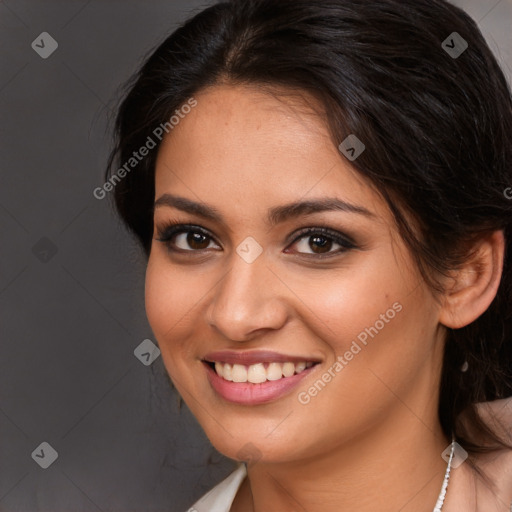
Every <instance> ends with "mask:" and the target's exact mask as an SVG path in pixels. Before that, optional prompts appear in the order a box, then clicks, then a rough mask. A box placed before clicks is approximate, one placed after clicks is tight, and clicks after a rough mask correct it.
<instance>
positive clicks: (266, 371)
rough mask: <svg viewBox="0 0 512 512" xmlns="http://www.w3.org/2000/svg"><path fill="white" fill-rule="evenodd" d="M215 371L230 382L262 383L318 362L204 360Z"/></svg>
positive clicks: (284, 377) (291, 373) (292, 373)
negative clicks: (252, 362) (249, 363)
mask: <svg viewBox="0 0 512 512" xmlns="http://www.w3.org/2000/svg"><path fill="white" fill-rule="evenodd" d="M203 362H204V363H205V364H207V365H208V366H210V368H212V369H213V370H214V371H215V373H216V374H217V375H218V376H219V377H221V378H222V379H224V380H225V381H228V382H247V383H251V384H261V383H263V382H267V381H276V380H281V379H286V378H288V377H292V376H293V375H298V374H299V373H302V372H303V371H304V370H306V369H307V368H310V367H311V366H313V365H315V364H318V363H316V362H312V361H308V362H306V361H299V362H297V363H293V362H283V363H280V362H275V361H273V362H262V363H256V364H251V365H244V364H236V363H235V364H229V363H224V362H221V361H216V362H213V361H203Z"/></svg>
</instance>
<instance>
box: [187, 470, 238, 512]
mask: <svg viewBox="0 0 512 512" xmlns="http://www.w3.org/2000/svg"><path fill="white" fill-rule="evenodd" d="M246 475H247V469H246V467H245V464H244V463H243V462H242V463H240V464H239V466H238V468H237V469H235V471H233V473H231V474H230V475H228V476H227V477H226V478H225V479H224V480H222V482H220V483H219V484H217V485H216V486H215V487H214V488H213V489H211V490H210V491H209V492H208V493H206V494H205V495H204V496H203V497H202V498H201V499H200V500H199V501H196V502H195V503H194V504H193V505H192V507H190V508H189V509H188V511H187V512H229V509H230V508H231V505H232V503H233V500H234V499H235V496H236V493H237V492H238V489H239V488H240V485H242V482H243V480H244V478H245V477H246Z"/></svg>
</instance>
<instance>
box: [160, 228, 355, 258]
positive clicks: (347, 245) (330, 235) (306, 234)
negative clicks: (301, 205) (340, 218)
mask: <svg viewBox="0 0 512 512" xmlns="http://www.w3.org/2000/svg"><path fill="white" fill-rule="evenodd" d="M182 233H200V234H201V235H203V236H206V237H208V238H210V240H212V241H214V242H215V243H216V244H217V245H220V244H218V243H217V242H216V241H215V239H214V238H213V237H212V235H210V233H208V231H207V230H205V229H204V228H201V227H200V226H195V225H193V224H179V223H172V222H169V223H167V224H165V225H163V226H162V227H159V228H157V234H158V238H155V240H157V241H159V242H162V243H164V244H165V245H166V247H167V249H168V250H169V251H170V252H173V253H181V254H184V253H191V254H193V253H202V252H203V251H207V250H208V249H207V248H206V249H190V250H186V249H179V248H176V247H173V244H172V243H171V240H172V238H173V237H174V236H176V235H178V234H182ZM313 235H321V236H322V237H325V238H327V239H328V240H331V241H333V242H335V243H337V244H338V245H340V246H341V249H338V250H336V251H330V252H328V253H324V254H315V253H303V252H300V253H298V254H301V255H304V256H306V257H312V258H315V259H323V258H329V257H332V256H334V255H339V254H342V253H344V252H346V251H348V250H350V249H357V246H356V244H355V243H354V242H353V241H352V240H351V239H350V238H349V237H348V236H346V235H343V234H342V233H339V232H338V231H335V230H333V229H330V228H327V227H315V228H303V229H301V230H299V231H298V232H297V233H294V237H295V238H293V240H292V242H291V243H290V244H288V245H294V244H296V243H297V242H298V241H299V240H301V239H302V238H311V237H312V236H313Z"/></svg>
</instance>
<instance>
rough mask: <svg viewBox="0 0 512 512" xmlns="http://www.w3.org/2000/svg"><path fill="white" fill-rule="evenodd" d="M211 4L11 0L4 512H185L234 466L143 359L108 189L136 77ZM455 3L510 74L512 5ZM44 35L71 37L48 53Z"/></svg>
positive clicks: (0, 132) (3, 258) (138, 310)
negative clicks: (120, 107) (50, 452)
mask: <svg viewBox="0 0 512 512" xmlns="http://www.w3.org/2000/svg"><path fill="white" fill-rule="evenodd" d="M208 3H213V2H206V1H202V2H199V1H176V0H165V1H156V0H155V1H151V2H142V1H133V0H130V1H119V0H118V1H114V0H91V1H87V0H85V1H35V0H32V1H23V0H3V1H2V0H0V141H1V143H0V162H1V174H0V179H1V184H0V240H1V242H2V243H1V250H0V339H1V357H0V511H9V512H12V511H30V512H32V511H34V512H35V511H51V512H60V511H66V512H71V511H72V512H74V511H97V510H102V511H119V512H121V511H122V512H125V511H126V512H127V511H141V512H142V511H144V512H151V511H166V512H183V511H185V510H187V508H188V507H189V506H190V505H191V504H192V503H193V501H195V500H196V499H197V498H199V497H200V496H201V495H202V494H203V493H204V492H206V490H207V489H209V488H210V487H212V486H213V485H214V484H215V483H216V482H217V481H219V480H221V479H222V478H224V476H226V475H227V474H228V473H229V472H230V471H232V469H233V468H234V464H233V463H232V462H231V461H229V460H227V459H225V458H224V457H222V456H220V455H219V454H217V453H216V452H215V451H214V450H213V449H212V448H211V446H210V445H209V443H208V441H207V439H206V437H205V436H204V434H203V433H202V431H201V429H200V427H199V426H198V425H197V423H196V421H195V419H194V418H193V417H192V416H191V414H190V413H189V412H188V410H187V409H186V408H185V407H183V408H182V409H181V411H180V410H179V408H178V400H177V396H176V394H175V393H174V391H173V390H172V389H170V387H169V385H168V382H167V380H166V377H165V370H164V368H163V365H162V360H161V358H158V359H157V360H156V361H155V362H154V363H153V364H152V365H150V366H145V365H143V364H142V363H141V362H140V361H139V360H138V359H137V358H136V357H135V356H134V354H133V351H134V349H135V348H136V347H137V346H138V345H139V344H140V343H141V342H142V340H144V339H146V338H149V339H152V333H151V330H150V328H149V326H148V324H147V321H146V319H145V313H144V293H143V292H144V260H143V257H142V254H141V252H140V251H139V249H138V247H137V246H136V244H135V242H134V241H133V240H132V239H131V238H130V237H129V235H128V234H127V233H126V232H125V231H124V230H123V229H122V227H121V226H120V223H119V221H118V220H117V219H116V218H115V217H114V215H113V212H112V208H111V206H110V204H109V202H108V201H107V200H102V201H100V200H98V199H95V198H94V197H93V195H92V191H93V189H94V188H95V187H97V186H101V185H102V184H103V179H102V175H103V170H104V166H105V162H106V158H107V154H108V150H109V147H110V140H111V139H110V135H109V124H108V122H109V116H111V109H112V108H113V107H115V104H116V101H117V98H118V90H119V87H120V85H121V84H123V83H124V81H125V80H126V79H127V78H128V77H129V76H130V75H131V74H132V73H133V72H134V71H135V70H136V69H137V66H138V65H139V64H140V63H141V61H142V59H143V57H144V56H146V55H147V52H148V51H149V50H150V49H151V48H153V47H154V45H155V44H157V43H158V42H160V41H161V40H163V38H164V37H165V36H166V35H167V34H169V33H170V32H171V31H172V29H173V28H174V27H175V26H176V25H177V24H178V23H179V22H180V21H182V20H183V19H185V18H186V17H188V15H189V14H190V13H191V12H192V11H196V10H198V8H199V7H201V6H206V5H208ZM454 3H456V4H457V5H459V6H461V7H463V8H465V9H466V10H467V11H468V12H469V14H471V15H472V16H473V18H474V19H475V20H477V21H478V23H479V25H480V27H481V29H482V31H483V32H484V34H485V36H486V38H487V40H488V42H489V43H490V45H491V48H492V49H493V50H494V51H495V53H496V55H497V56H498V58H499V61H500V63H501V64H502V67H503V69H504V71H505V73H506V75H507V77H508V78H509V80H510V79H511V77H512V71H511V70H512V29H511V26H512V0H501V1H498V0H458V1H457V2H454ZM42 32H49V33H50V34H51V35H52V37H53V38H55V39H56V40H57V42H58V44H59V46H58V49H57V50H56V51H55V53H53V54H52V55H51V56H50V57H49V58H47V59H43V58H41V57H40V56H39V55H38V54H37V53H36V52H35V51H34V50H33V49H32V47H31V43H32V41H34V40H35V39H36V38H37V37H38V36H39V34H41V33H42ZM43 441H46V442H48V443H49V444H50V445H51V446H52V447H53V448H54V449H55V450H56V451H57V452H58V458H57V460H56V461H55V462H54V463H53V464H52V465H51V466H50V467H48V468H47V469H42V468H41V467H40V466H39V465H38V464H36V462H35V461H34V460H33V458H32V456H31V454H32V453H33V451H34V450H35V449H36V448H37V447H38V446H39V445H40V443H41V442H43ZM208 461H210V462H211V465H210V466H207V463H208Z"/></svg>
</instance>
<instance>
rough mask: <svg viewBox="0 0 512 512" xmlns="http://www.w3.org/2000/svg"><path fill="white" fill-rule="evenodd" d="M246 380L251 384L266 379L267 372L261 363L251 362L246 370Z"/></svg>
mask: <svg viewBox="0 0 512 512" xmlns="http://www.w3.org/2000/svg"><path fill="white" fill-rule="evenodd" d="M247 380H248V381H249V382H252V383H253V384H259V383H260V382H265V381H266V380H267V372H266V371H265V367H264V366H263V364H262V363H258V364H251V366H249V369H248V370H247Z"/></svg>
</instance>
